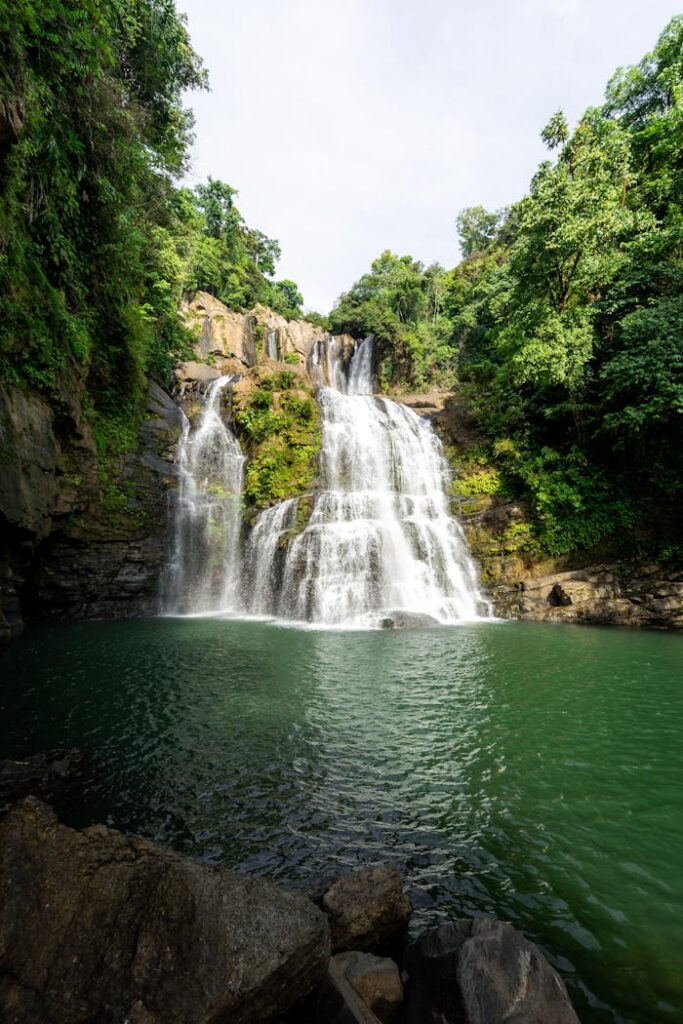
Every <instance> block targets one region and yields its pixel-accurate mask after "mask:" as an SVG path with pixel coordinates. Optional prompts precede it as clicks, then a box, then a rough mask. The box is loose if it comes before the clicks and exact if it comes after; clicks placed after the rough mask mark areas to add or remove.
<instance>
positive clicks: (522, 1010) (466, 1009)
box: [404, 918, 578, 1024]
mask: <svg viewBox="0 0 683 1024" xmlns="http://www.w3.org/2000/svg"><path fill="white" fill-rule="evenodd" d="M404 967H405V969H406V971H407V972H408V975H409V980H408V985H407V990H406V1016H405V1020H406V1022H407V1024H578V1017H577V1016H576V1013H575V1012H574V1009H573V1007H572V1005H571V1002H570V1001H569V996H568V995H567V990H566V989H565V987H564V983H563V982H562V980H561V978H560V977H559V975H558V974H557V973H556V972H555V971H554V970H553V969H552V967H551V966H550V964H549V963H548V961H547V960H546V959H545V957H544V956H543V954H542V953H541V951H540V950H539V949H538V947H537V946H535V945H534V944H533V942H529V941H528V939H525V938H524V936H523V935H521V934H520V933H519V932H518V931H515V929H514V928H513V927H512V925H510V924H507V923H506V922H504V921H494V920H489V919H487V918H478V919H476V920H474V921H455V922H453V923H452V924H445V925H442V926H441V927H440V928H434V929H433V930H431V931H429V932H426V933H425V934H424V935H422V936H421V937H420V938H419V939H418V940H417V941H416V942H414V943H412V944H411V945H410V946H409V947H408V949H407V950H406V955H405V961H404Z"/></svg>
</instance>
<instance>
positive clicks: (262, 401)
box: [235, 370, 321, 507]
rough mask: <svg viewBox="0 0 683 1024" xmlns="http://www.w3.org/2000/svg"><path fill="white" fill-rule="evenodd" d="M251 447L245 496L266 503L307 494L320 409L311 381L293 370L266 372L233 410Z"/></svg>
mask: <svg viewBox="0 0 683 1024" xmlns="http://www.w3.org/2000/svg"><path fill="white" fill-rule="evenodd" d="M235 423H236V426H237V431H238V433H239V435H240V437H241V439H242V441H243V443H244V445H245V447H246V450H247V452H248V453H249V456H250V458H249V461H248V463H247V468H246V475H245V482H244V496H245V498H246V501H247V504H248V505H250V506H256V507H264V506H267V505H272V504H274V503H275V502H277V501H282V500H283V499H284V498H292V497H295V496H297V495H303V494H307V493H308V492H309V491H310V490H311V489H312V487H313V480H314V477H315V472H316V465H317V457H318V452H319V450H320V443H321V431H320V412H319V409H318V406H317V404H316V402H315V400H314V396H313V391H312V390H311V388H310V387H309V385H308V384H307V383H306V382H305V381H304V380H303V379H302V378H301V377H300V376H299V375H298V374H296V373H295V372H294V371H292V370H283V371H281V372H279V373H274V374H267V375H266V376H264V377H263V378H262V379H261V380H260V382H259V386H258V387H257V388H255V389H254V390H253V391H251V392H250V393H249V394H248V396H247V397H246V399H245V400H244V401H243V402H242V403H241V404H240V406H239V408H238V409H237V410H236V413H235Z"/></svg>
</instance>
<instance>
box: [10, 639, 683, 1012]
mask: <svg viewBox="0 0 683 1024" xmlns="http://www.w3.org/2000/svg"><path fill="white" fill-rule="evenodd" d="M682 642H683V640H682V638H680V637H675V636H668V635H655V634H647V633H635V632H633V633H632V632H625V631H616V630H615V631H608V630H597V629H572V628H569V627H555V626H542V625H536V624H477V625H470V626H463V627H459V628H453V629H436V630H408V631H405V632H396V631H392V632H389V633H384V632H367V633H363V632H356V633H336V632H330V631H326V632H316V631H311V630H306V631H298V630H293V629H282V628H278V627H276V626H272V625H267V624H263V623H259V622H234V621H225V620H205V619H189V620H184V619H181V620H158V621H148V622H137V623H112V624H101V625H87V626H86V625H84V626H76V627H64V628H51V629H48V628H45V629H42V628H41V629H36V630H34V631H33V632H30V633H29V634H28V635H27V637H26V638H25V639H24V640H22V641H20V642H19V643H17V644H15V645H13V646H11V647H9V648H7V649H5V650H4V651H3V652H0V674H1V676H2V679H3V687H2V690H1V691H0V693H1V696H0V716H1V723H2V724H0V738H1V739H2V751H1V752H0V753H2V754H3V755H4V754H21V753H26V752H31V751H35V750H41V749H48V748H50V747H54V746H57V745H73V746H80V747H82V748H84V749H88V750H92V751H94V752H95V753H96V754H97V757H98V771H97V774H96V778H95V779H94V781H93V783H92V785H91V786H90V789H89V792H88V793H87V799H86V802H85V804H84V806H83V807H82V808H81V809H80V813H79V820H78V822H75V823H78V824H81V823H85V822H90V821H107V822H109V823H110V824H112V825H115V826H116V827H120V828H124V829H129V830H136V831H139V832H141V833H143V834H145V835H148V836H152V837H154V838H157V839H160V840H163V841H166V842H170V843H172V844H173V845H174V846H176V847H177V848H179V849H182V850H185V851H187V852H190V853H193V854H195V855H199V856H202V857H203V858H205V859H206V860H208V861H210V862H212V863H223V864H229V865H232V866H237V867H239V868H240V869H242V870H245V871H249V872H254V873H260V874H267V875H270V876H273V877H276V878H279V879H281V880H282V881H285V882H287V883H289V884H299V885H305V884H307V883H309V882H310V881H312V880H313V879H315V878H317V877H318V876H320V875H321V874H323V873H327V872H329V870H330V868H338V867H352V866H354V865H357V864H359V863H363V862H367V861H372V860H376V859H380V858H381V859H389V860H393V861H395V862H396V863H398V864H399V865H400V866H401V868H402V870H403V871H404V874H405V877H406V879H407V882H408V887H409V892H410V896H411V899H412V901H413V903H414V905H415V907H416V909H417V915H416V926H422V925H424V923H425V921H430V922H434V921H440V920H443V919H444V918H446V917H448V916H453V915H456V916H464V915H471V914H481V913H490V914H497V915H498V916H500V917H503V918H507V919H509V920H511V921H513V922H514V923H515V924H516V925H517V926H518V927H520V928H522V929H523V930H524V931H525V932H526V933H527V934H529V936H530V937H531V938H533V939H535V940H536V941H538V942H540V943H541V945H542V946H543V947H544V948H545V950H546V951H547V952H548V954H549V956H550V958H551V960H552V961H553V963H554V964H555V965H556V966H558V967H559V969H560V970H562V971H563V973H564V974H565V976H566V977H567V980H568V983H569V985H570V988H571V990H572V996H573V998H574V999H575V1001H576V1003H577V1007H578V1009H579V1013H580V1016H581V1019H582V1020H583V1021H584V1024H585V1022H621V1024H626V1022H638V1024H646V1022H647V1024H656V1022H665V1021H674V1020H676V1019H677V1014H678V1013H680V1008H681V1007H682V1006H683V980H682V979H681V977H680V976H679V975H676V973H675V971H674V969H673V967H672V966H671V964H672V963H673V961H674V959H675V957H674V956H673V955H672V951H673V950H676V949H677V941H678V940H679V938H680V935H681V926H682V924H683V910H682V907H683V879H682V877H681V874H682V873H681V872H680V871H678V870H677V867H678V865H679V863H680V849H681V846H682V841H683V813H682V812H683V807H682V803H683V797H682V793H683V785H682V784H683V748H682V745H681V743H680V727H681V724H682V723H681V719H682V717H683V716H682V714H681V711H682V706H683V698H682V696H681V689H680V679H681V665H682V663H683V647H682Z"/></svg>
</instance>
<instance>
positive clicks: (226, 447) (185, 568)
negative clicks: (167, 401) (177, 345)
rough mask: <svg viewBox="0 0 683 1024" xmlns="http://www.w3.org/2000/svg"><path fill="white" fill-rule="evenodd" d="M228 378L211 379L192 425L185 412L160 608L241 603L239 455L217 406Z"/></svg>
mask: <svg viewBox="0 0 683 1024" xmlns="http://www.w3.org/2000/svg"><path fill="white" fill-rule="evenodd" d="M233 380H234V377H231V376H225V377H219V378H218V379H217V380H215V381H212V383H211V384H210V386H209V389H208V391H207V393H206V396H205V399H204V404H203V407H202V410H201V413H200V415H199V419H198V422H197V425H196V427H195V428H194V429H193V428H192V426H191V424H190V421H189V420H188V419H187V417H186V418H185V420H184V423H183V430H182V434H181V437H180V440H179V442H178V456H177V461H178V468H179V473H180V480H179V487H178V495H177V502H178V504H177V509H176V516H175V538H174V547H173V557H172V560H171V563H170V565H169V566H168V570H167V573H166V578H165V580H164V581H163V607H164V610H165V611H166V612H169V613H171V614H201V613H207V612H212V611H221V612H226V611H236V610H237V609H238V608H239V605H240V577H241V553H240V534H241V523H242V477H243V466H244V457H243V455H242V452H241V450H240V446H239V444H238V443H237V441H236V439H235V438H234V437H233V435H232V433H231V431H230V429H229V428H228V427H227V426H226V424H225V422H224V420H223V418H222V416H221V411H220V406H221V399H222V395H223V392H224V389H225V388H226V387H227V386H228V385H229V384H230V383H231V381H233Z"/></svg>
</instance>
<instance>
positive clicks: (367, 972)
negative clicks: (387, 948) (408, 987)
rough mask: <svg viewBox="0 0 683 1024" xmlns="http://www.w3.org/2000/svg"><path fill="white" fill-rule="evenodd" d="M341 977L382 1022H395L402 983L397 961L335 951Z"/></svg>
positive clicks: (398, 1014) (383, 1023) (393, 1023)
mask: <svg viewBox="0 0 683 1024" xmlns="http://www.w3.org/2000/svg"><path fill="white" fill-rule="evenodd" d="M332 959H333V960H334V962H335V963H336V964H337V965H338V966H339V967H340V968H341V970H342V971H343V973H344V977H345V978H346V980H347V981H348V982H349V984H350V985H351V987H352V988H353V989H354V991H355V992H356V993H357V994H358V995H359V996H360V998H361V999H362V1000H363V1002H364V1003H365V1005H366V1006H368V1007H369V1008H370V1009H371V1010H372V1012H373V1013H374V1014H375V1016H376V1017H377V1018H378V1019H379V1020H380V1021H382V1024H395V1022H396V1021H398V1020H399V1018H400V1016H401V1008H402V1006H403V983H402V982H401V974H400V972H399V969H398V966H397V964H395V963H394V961H393V960H390V959H389V957H386V956H373V955H372V953H358V952H356V951H354V952H351V953H338V954H337V955H336V956H335V957H333V958H332Z"/></svg>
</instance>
